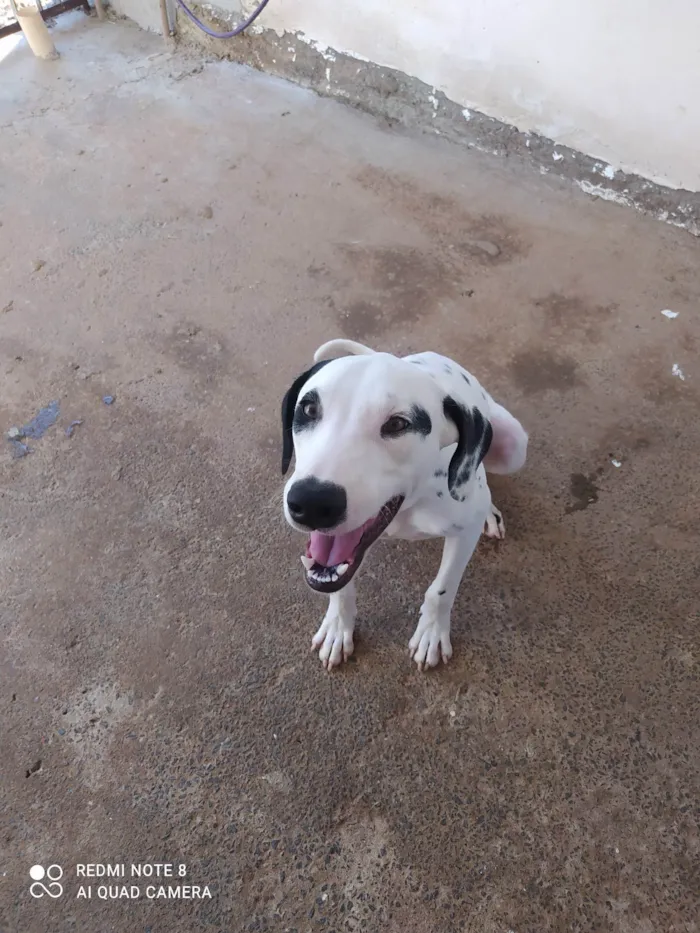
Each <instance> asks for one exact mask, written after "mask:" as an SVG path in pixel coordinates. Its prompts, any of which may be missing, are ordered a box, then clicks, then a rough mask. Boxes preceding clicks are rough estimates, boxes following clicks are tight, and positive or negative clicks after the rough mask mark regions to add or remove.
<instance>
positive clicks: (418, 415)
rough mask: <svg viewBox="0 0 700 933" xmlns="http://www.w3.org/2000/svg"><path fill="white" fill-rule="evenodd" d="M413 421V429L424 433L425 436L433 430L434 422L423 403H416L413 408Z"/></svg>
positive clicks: (418, 432)
mask: <svg viewBox="0 0 700 933" xmlns="http://www.w3.org/2000/svg"><path fill="white" fill-rule="evenodd" d="M411 421H412V423H413V430H414V431H415V432H416V433H417V434H422V435H423V437H427V436H428V434H430V432H431V431H432V430H433V422H432V421H431V420H430V415H429V414H428V412H427V411H426V410H425V408H423V407H422V406H421V405H414V406H413V408H412V409H411Z"/></svg>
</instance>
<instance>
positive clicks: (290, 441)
mask: <svg viewBox="0 0 700 933" xmlns="http://www.w3.org/2000/svg"><path fill="white" fill-rule="evenodd" d="M331 362H332V360H323V361H322V362H320V363H315V364H314V365H313V366H312V367H311V369H307V370H306V372H305V373H302V374H301V376H297V378H296V379H295V380H294V382H293V383H292V384H291V385H290V387H289V389H288V390H287V394H286V395H285V396H284V398H283V399H282V476H284V474H285V473H286V472H287V470H288V469H289V464H290V463H291V462H292V454H293V453H294V436H293V434H292V425H293V423H294V409H295V408H296V407H297V400H298V398H299V393H300V392H301V389H302V386H303V385H304V384H305V383H306V382H308V380H309V379H310V378H311V377H312V376H313V375H314V373H317V372H318V371H319V369H323V367H324V366H327V365H328V364H329V363H331Z"/></svg>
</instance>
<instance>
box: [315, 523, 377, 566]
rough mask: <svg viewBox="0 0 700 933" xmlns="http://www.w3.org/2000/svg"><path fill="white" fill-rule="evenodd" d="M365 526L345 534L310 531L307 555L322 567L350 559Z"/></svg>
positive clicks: (342, 562) (343, 562)
mask: <svg viewBox="0 0 700 933" xmlns="http://www.w3.org/2000/svg"><path fill="white" fill-rule="evenodd" d="M364 530H365V526H364V525H362V526H361V527H360V528H356V529H355V530H354V531H349V532H348V533H347V534H345V535H322V534H321V532H320V531H312V532H311V537H310V538H309V547H308V556H309V557H311V558H312V559H313V560H315V561H316V563H317V564H321V566H322V567H335V565H336V564H345V563H347V562H348V561H350V560H351V559H352V556H353V554H354V553H355V549H356V548H357V545H358V544H359V543H360V538H361V537H362V534H363V532H364Z"/></svg>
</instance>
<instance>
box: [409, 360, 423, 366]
mask: <svg viewBox="0 0 700 933" xmlns="http://www.w3.org/2000/svg"><path fill="white" fill-rule="evenodd" d="M408 362H409V363H413V365H414V366H424V365H425V363H424V361H423V360H409V361H408Z"/></svg>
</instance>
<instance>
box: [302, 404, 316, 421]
mask: <svg viewBox="0 0 700 933" xmlns="http://www.w3.org/2000/svg"><path fill="white" fill-rule="evenodd" d="M301 410H302V411H303V412H304V417H305V418H308V419H309V421H315V420H316V418H318V404H317V403H316V402H313V401H311V400H309V401H308V402H304V403H303V404H302V406H301Z"/></svg>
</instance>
